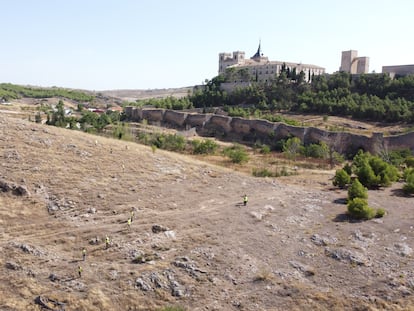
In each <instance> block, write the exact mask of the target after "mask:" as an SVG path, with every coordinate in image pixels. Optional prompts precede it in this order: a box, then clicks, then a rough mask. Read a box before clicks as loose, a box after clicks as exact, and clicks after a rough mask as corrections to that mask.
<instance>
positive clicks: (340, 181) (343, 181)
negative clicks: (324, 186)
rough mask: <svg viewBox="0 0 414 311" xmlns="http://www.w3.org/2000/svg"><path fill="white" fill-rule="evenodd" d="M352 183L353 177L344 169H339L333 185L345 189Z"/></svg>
mask: <svg viewBox="0 0 414 311" xmlns="http://www.w3.org/2000/svg"><path fill="white" fill-rule="evenodd" d="M350 182H351V177H350V176H349V175H348V173H347V172H346V171H345V170H344V169H339V170H337V171H336V173H335V177H334V179H333V182H332V183H333V185H334V186H338V187H339V188H345V187H346V185H348V184H349V183H350Z"/></svg>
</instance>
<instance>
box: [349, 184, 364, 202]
mask: <svg viewBox="0 0 414 311" xmlns="http://www.w3.org/2000/svg"><path fill="white" fill-rule="evenodd" d="M355 198H360V199H365V200H366V199H368V190H367V188H365V187H364V186H363V185H362V184H361V183H360V182H359V180H358V179H354V181H353V182H352V184H351V186H350V187H349V188H348V201H351V200H353V199H355Z"/></svg>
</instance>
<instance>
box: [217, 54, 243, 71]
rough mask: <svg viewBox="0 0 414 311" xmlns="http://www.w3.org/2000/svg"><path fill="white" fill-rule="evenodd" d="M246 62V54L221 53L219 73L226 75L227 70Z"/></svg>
mask: <svg viewBox="0 0 414 311" xmlns="http://www.w3.org/2000/svg"><path fill="white" fill-rule="evenodd" d="M244 62H245V53H244V52H241V51H235V52H233V54H231V53H220V54H219V70H218V73H219V74H221V73H224V72H225V71H226V68H227V67H229V66H232V65H236V64H239V65H242V64H244Z"/></svg>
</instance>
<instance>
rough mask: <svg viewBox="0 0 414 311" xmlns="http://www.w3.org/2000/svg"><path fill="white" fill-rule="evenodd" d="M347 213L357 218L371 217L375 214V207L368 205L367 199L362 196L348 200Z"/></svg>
mask: <svg viewBox="0 0 414 311" xmlns="http://www.w3.org/2000/svg"><path fill="white" fill-rule="evenodd" d="M348 213H349V214H350V215H351V216H352V217H353V218H357V219H371V218H374V217H375V215H376V211H375V209H373V208H372V207H369V206H368V202H367V200H366V199H362V198H354V199H352V200H350V201H348Z"/></svg>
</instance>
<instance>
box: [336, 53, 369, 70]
mask: <svg viewBox="0 0 414 311" xmlns="http://www.w3.org/2000/svg"><path fill="white" fill-rule="evenodd" d="M339 71H345V72H349V73H350V74H361V73H368V71H369V57H358V51H355V50H349V51H343V52H342V58H341V67H340V68H339Z"/></svg>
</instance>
